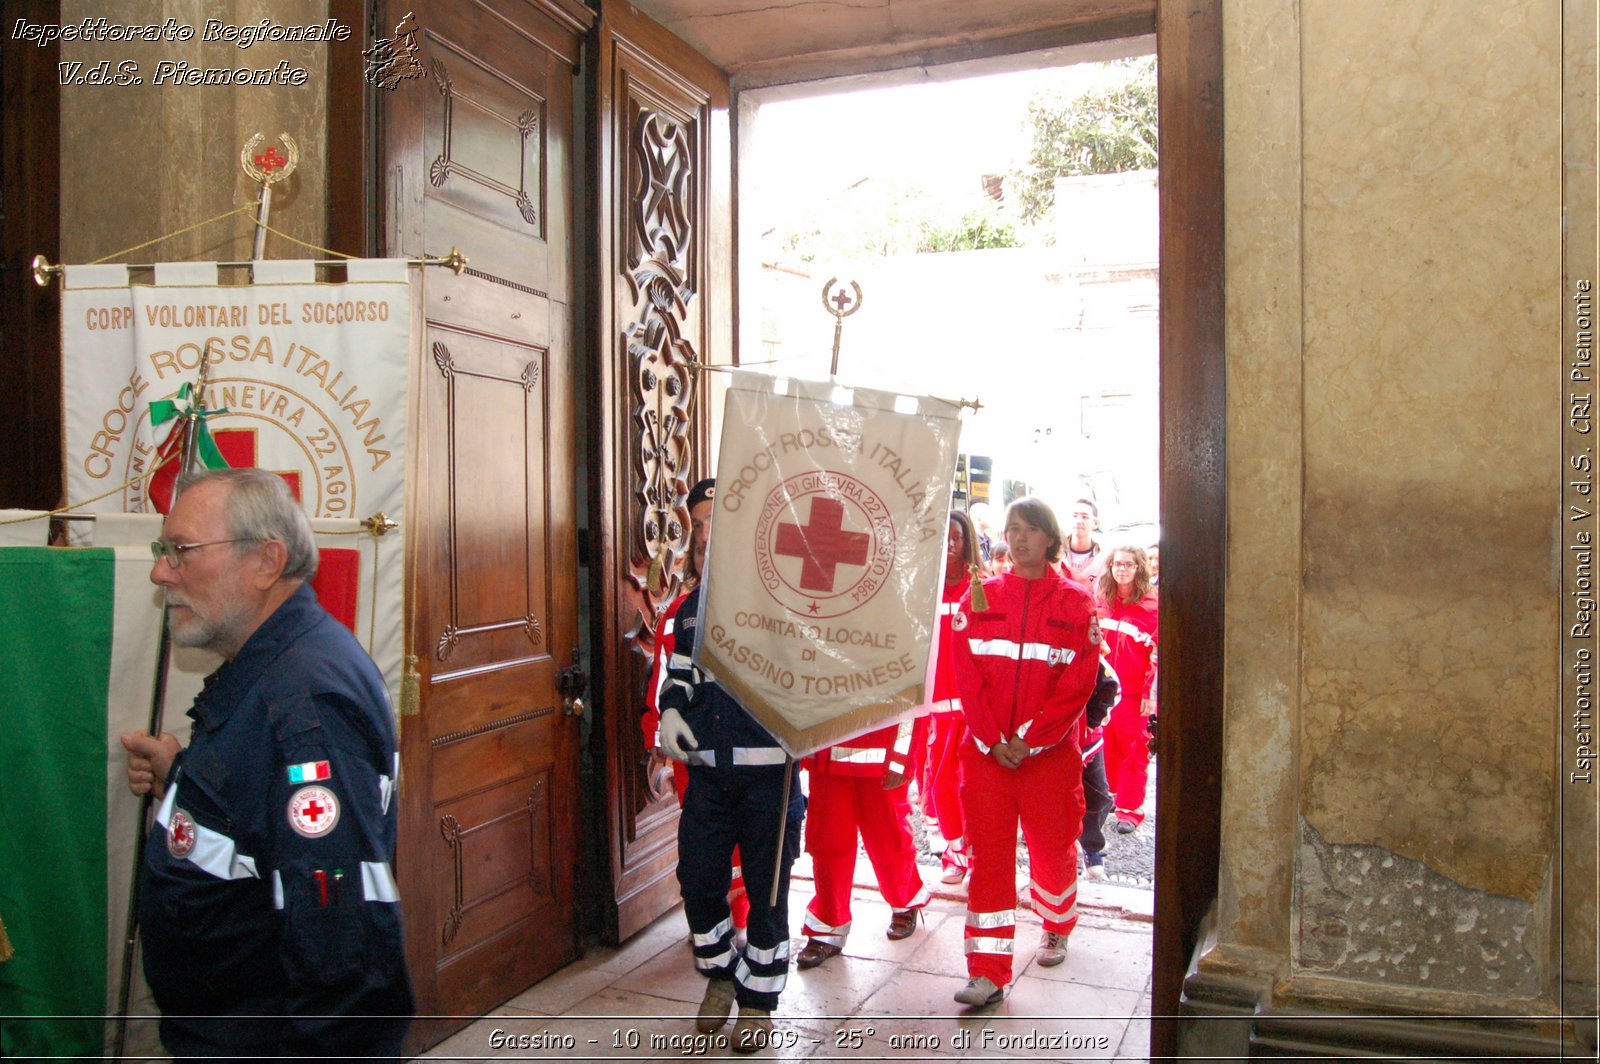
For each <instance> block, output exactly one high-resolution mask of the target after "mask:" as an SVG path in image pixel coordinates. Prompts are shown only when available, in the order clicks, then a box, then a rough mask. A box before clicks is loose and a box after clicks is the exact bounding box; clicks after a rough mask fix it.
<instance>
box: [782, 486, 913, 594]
mask: <svg viewBox="0 0 1600 1064" xmlns="http://www.w3.org/2000/svg"><path fill="white" fill-rule="evenodd" d="M801 514H804V515H806V516H805V519H804V522H803V523H797V518H798V517H799V515H801ZM860 529H865V531H858V530H860ZM754 531H755V537H754V538H755V543H754V544H753V546H754V547H755V558H754V561H755V575H756V579H757V580H759V581H760V582H761V586H762V587H763V588H765V589H766V591H767V594H769V595H771V596H772V599H773V601H775V602H777V603H778V605H780V606H782V607H783V608H784V609H787V610H789V611H790V612H792V613H795V614H799V615H801V616H805V617H817V618H823V617H842V616H844V615H845V614H847V613H852V612H854V611H855V610H856V609H857V608H859V607H861V606H863V605H865V604H866V603H867V602H868V601H869V600H871V599H872V597H873V596H874V595H876V594H877V593H878V591H879V590H881V589H882V588H883V586H884V584H886V583H888V582H889V577H890V574H891V573H893V571H894V559H895V527H894V520H893V517H892V515H891V514H890V511H889V508H888V506H887V505H885V503H884V501H883V499H882V498H881V497H880V496H879V495H878V494H877V492H875V491H873V490H872V488H871V487H870V486H869V485H867V484H866V483H864V482H862V481H860V480H857V479H856V478H855V477H853V476H851V475H849V474H848V473H839V472H835V471H832V470H826V469H818V470H813V471H810V472H806V473H799V474H796V475H795V476H792V477H789V478H788V479H786V480H785V481H783V483H781V484H778V485H777V486H775V487H774V488H773V489H772V490H771V491H770V492H768V493H767V497H766V498H765V499H764V500H763V501H762V504H761V513H760V516H759V517H757V519H756V526H755V529H754ZM791 558H793V559H798V564H796V563H795V562H793V561H789V560H788V559H791ZM841 566H844V567H846V568H845V569H844V570H843V571H841V570H840V567H841ZM797 570H798V571H797Z"/></svg>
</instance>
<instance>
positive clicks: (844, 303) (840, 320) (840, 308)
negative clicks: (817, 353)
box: [822, 277, 861, 377]
mask: <svg viewBox="0 0 1600 1064" xmlns="http://www.w3.org/2000/svg"><path fill="white" fill-rule="evenodd" d="M838 280H839V278H837V277H830V278H828V283H827V284H825V285H823V286H822V305H823V306H824V307H827V308H828V313H829V314H832V315H833V319H834V320H833V367H832V368H831V369H829V370H828V376H830V377H837V376H838V375H839V340H840V338H841V337H842V336H843V335H844V319H846V318H848V317H849V316H850V315H852V314H854V313H855V312H856V311H858V310H860V309H861V286H860V285H858V284H856V283H855V282H854V281H851V282H850V288H851V290H852V291H854V292H855V298H853V299H852V298H851V296H850V293H849V292H846V291H845V290H844V286H843V285H840V287H839V290H838V291H837V292H835V291H834V290H833V286H834V284H835V283H837V282H838ZM846 308H849V309H846Z"/></svg>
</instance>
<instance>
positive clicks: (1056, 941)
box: [1033, 931, 1067, 968]
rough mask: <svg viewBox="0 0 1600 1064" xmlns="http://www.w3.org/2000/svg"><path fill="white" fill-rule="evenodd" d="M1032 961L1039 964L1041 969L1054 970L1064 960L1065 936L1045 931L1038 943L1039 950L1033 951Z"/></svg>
mask: <svg viewBox="0 0 1600 1064" xmlns="http://www.w3.org/2000/svg"><path fill="white" fill-rule="evenodd" d="M1033 959H1034V960H1036V961H1038V962H1039V967H1041V968H1054V967H1055V966H1056V965H1058V964H1060V963H1061V962H1062V961H1064V960H1066V959H1067V936H1066V935H1058V934H1056V933H1055V932H1054V931H1046V932H1045V933H1044V938H1043V939H1041V940H1040V941H1039V948H1038V949H1037V950H1035V951H1034V954H1033Z"/></svg>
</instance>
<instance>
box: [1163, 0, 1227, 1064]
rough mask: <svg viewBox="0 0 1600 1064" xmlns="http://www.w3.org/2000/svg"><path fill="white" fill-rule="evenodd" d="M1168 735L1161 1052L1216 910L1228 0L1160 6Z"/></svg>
mask: <svg viewBox="0 0 1600 1064" xmlns="http://www.w3.org/2000/svg"><path fill="white" fill-rule="evenodd" d="M1156 76H1157V79H1158V86H1159V100H1160V136H1161V177H1160V182H1161V183H1160V205H1161V259H1160V261H1161V297H1160V298H1161V355H1160V359H1161V363H1160V364H1161V371H1160V380H1161V562H1162V566H1161V567H1162V570H1163V572H1164V574H1165V575H1166V576H1167V579H1166V580H1165V581H1163V583H1162V586H1161V591H1162V595H1161V729H1160V732H1159V738H1158V740H1157V759H1158V762H1159V765H1160V775H1159V777H1158V782H1157V785H1156V869H1157V873H1156V906H1155V943H1154V965H1153V967H1154V987H1153V990H1152V993H1151V1003H1150V1010H1151V1016H1152V1020H1151V1032H1150V1054H1151V1056H1152V1057H1153V1058H1159V1057H1163V1056H1172V1055H1176V1053H1177V1050H1178V1003H1179V1000H1180V998H1181V996H1182V992H1183V979H1184V974H1185V972H1187V970H1188V967H1189V959H1190V957H1191V956H1192V955H1193V953H1194V949H1195V946H1196V944H1197V940H1198V937H1199V932H1200V925H1201V922H1202V920H1204V918H1205V915H1206V913H1207V912H1208V911H1209V910H1210V908H1211V905H1212V903H1213V902H1214V901H1215V900H1216V897H1217V874H1218V864H1219V859H1220V857H1221V823H1222V710H1223V702H1222V696H1223V658H1222V654H1223V624H1224V621H1225V619H1226V614H1225V603H1224V592H1225V590H1226V575H1227V565H1228V506H1227V502H1228V496H1227V477H1228V468H1227V446H1226V444H1227V373H1226V346H1227V345H1226V313H1225V312H1226V306H1225V296H1226V288H1225V285H1224V251H1225V247H1224V243H1223V238H1224V234H1225V229H1224V221H1223V125H1222V0H1160V2H1159V3H1158V5H1157V7H1156Z"/></svg>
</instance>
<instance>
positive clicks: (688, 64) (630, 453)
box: [594, 3, 733, 941]
mask: <svg viewBox="0 0 1600 1064" xmlns="http://www.w3.org/2000/svg"><path fill="white" fill-rule="evenodd" d="M596 67H597V69H596V90H595V114H596V122H597V129H598V146H597V164H598V165H597V168H598V170H599V174H598V178H597V196H596V200H597V215H598V217H597V223H598V250H599V259H600V266H599V285H600V291H599V294H598V296H597V299H596V304H597V307H598V311H599V319H600V321H599V337H600V340H599V354H598V357H599V358H600V362H601V364H600V375H599V381H600V394H599V415H598V423H599V433H600V436H599V445H598V452H597V453H598V464H599V468H598V470H597V473H598V474H599V481H600V484H599V490H598V491H597V493H596V495H597V501H596V514H595V527H596V528H597V529H598V530H599V531H600V535H599V537H598V540H597V541H598V543H599V544H600V545H601V548H600V549H601V557H599V558H598V559H597V569H598V572H599V576H600V586H601V587H602V588H603V589H604V590H603V591H602V593H601V595H600V596H599V597H600V600H601V601H600V610H599V614H600V615H599V617H598V619H597V625H598V635H597V638H596V655H597V658H598V659H599V660H598V661H597V672H598V675H599V676H600V677H603V679H604V685H605V686H604V689H603V692H602V695H601V697H602V699H603V704H604V707H605V708H604V713H603V714H602V716H601V718H600V719H599V720H598V721H597V726H596V728H595V733H594V743H595V750H594V754H595V758H596V760H597V762H600V763H603V765H604V767H605V774H606V794H607V809H606V814H607V833H608V837H609V843H610V855H611V876H612V888H613V896H614V902H615V905H614V908H612V909H611V910H610V911H609V913H608V915H609V917H610V919H609V920H608V926H607V933H608V934H609V935H610V936H611V937H612V938H613V940H617V941H620V940H621V939H624V938H627V937H628V936H629V935H631V934H633V932H634V931H636V930H638V929H639V928H641V927H643V926H644V925H645V924H646V923H648V922H649V921H650V920H652V919H654V918H655V917H656V916H657V915H659V914H660V913H661V912H663V911H664V910H665V909H667V908H669V907H671V906H672V905H673V904H675V903H676V902H677V900H678V885H677V880H676V878H675V876H674V875H673V872H674V870H675V868H676V866H677V822H678V805H677V800H676V798H675V797H674V796H673V794H672V788H671V783H670V780H671V777H670V774H669V773H666V772H664V771H650V770H649V769H648V768H647V766H646V760H645V750H644V740H643V736H642V735H641V732H640V729H639V714H640V713H641V711H642V710H643V709H644V706H645V686H646V681H647V680H648V678H649V672H650V654H651V652H652V648H653V646H654V633H655V625H656V622H657V619H658V617H659V615H660V612H661V611H662V610H664V609H665V608H666V607H667V606H668V605H669V604H670V603H671V602H672V601H673V599H674V598H676V597H677V595H678V594H679V592H680V591H681V576H682V570H683V563H684V553H685V549H686V547H687V544H688V529H689V518H688V511H687V509H686V508H685V507H684V500H685V496H686V495H687V492H688V488H689V486H690V485H691V484H692V483H693V481H694V480H696V479H698V478H699V477H701V476H703V475H705V471H706V470H707V468H708V462H707V456H708V454H709V451H710V445H709V442H708V441H707V439H706V435H707V432H706V426H707V424H708V420H709V419H708V417H707V413H708V412H707V410H706V403H705V401H704V398H703V397H704V396H705V395H708V394H709V393H710V391H711V389H710V388H708V387H705V386H704V382H703V381H702V380H701V379H700V377H699V375H697V374H696V373H695V372H694V371H693V370H692V369H691V366H692V365H693V364H694V363H696V362H702V363H710V362H723V363H726V362H728V361H729V360H730V358H731V343H732V340H731V338H732V325H733V322H732V276H733V272H732V239H731V233H732V210H731V203H730V194H729V188H730V186H731V174H732V170H731V162H730V156H729V115H728V102H729V90H728V80H727V75H726V74H724V73H723V72H722V71H721V70H718V69H717V68H716V67H713V66H711V65H710V64H709V63H708V62H707V61H706V60H705V59H703V58H702V57H700V56H699V55H697V54H696V53H695V52H694V51H693V50H692V49H690V48H689V47H688V46H687V45H686V44H684V43H683V42H682V41H680V40H678V39H677V38H676V37H673V36H672V35H671V34H669V33H667V32H666V31H665V30H663V29H662V28H661V27H660V26H658V25H657V24H656V23H654V22H651V21H649V20H648V19H645V18H644V17H643V16H641V15H639V14H638V12H637V11H635V10H634V9H633V8H632V7H631V6H630V5H628V4H623V3H617V4H610V3H607V4H605V5H603V7H602V12H601V18H600V31H599V55H598V62H597V64H596Z"/></svg>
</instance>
